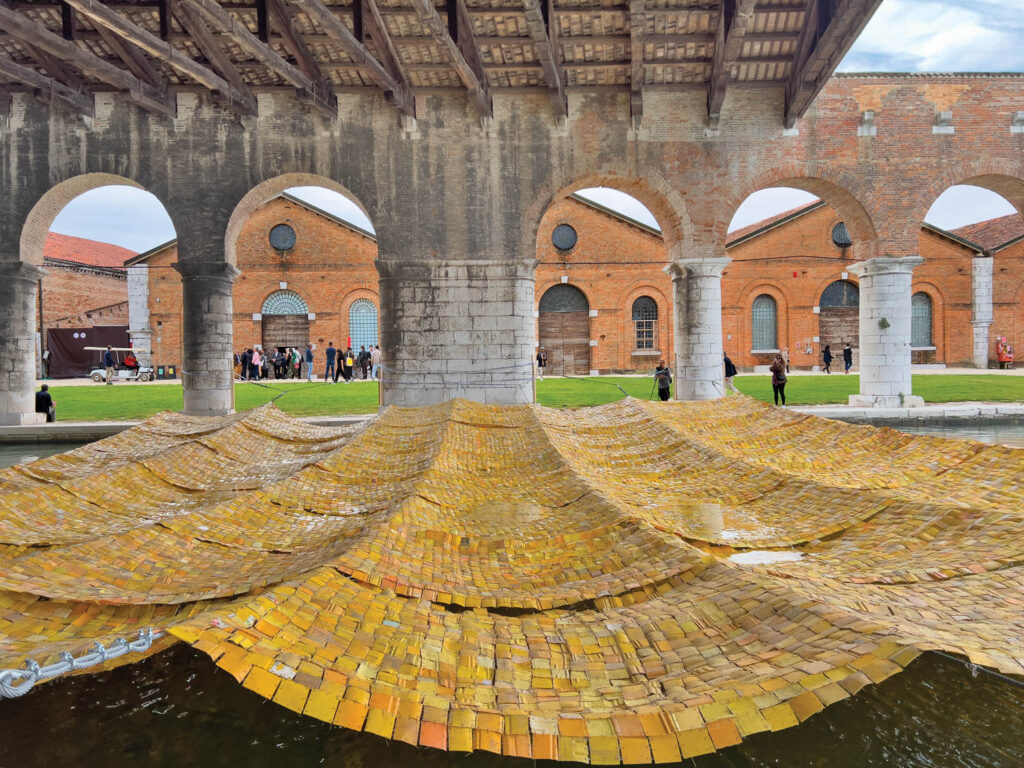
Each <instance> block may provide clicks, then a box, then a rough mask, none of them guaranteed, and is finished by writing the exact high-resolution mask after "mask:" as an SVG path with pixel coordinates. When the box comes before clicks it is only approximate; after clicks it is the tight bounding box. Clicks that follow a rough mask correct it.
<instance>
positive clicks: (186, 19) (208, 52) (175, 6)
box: [171, 0, 256, 102]
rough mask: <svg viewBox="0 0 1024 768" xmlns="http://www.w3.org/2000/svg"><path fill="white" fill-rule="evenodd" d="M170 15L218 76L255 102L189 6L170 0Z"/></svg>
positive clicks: (207, 29) (223, 52) (236, 71)
mask: <svg viewBox="0 0 1024 768" xmlns="http://www.w3.org/2000/svg"><path fill="white" fill-rule="evenodd" d="M171 14H172V15H173V16H174V18H176V19H177V20H178V23H179V24H181V27H182V29H184V30H185V32H187V33H188V35H189V36H190V37H191V38H192V44H193V45H195V47H196V48H198V49H199V52H200V53H201V54H202V55H203V57H204V58H205V59H206V60H207V61H208V62H210V64H211V65H212V66H213V68H214V69H215V70H217V72H218V73H219V74H220V76H221V77H223V78H224V79H225V80H227V81H228V82H229V83H231V86H232V87H233V88H235V89H236V90H237V91H238V92H239V93H241V94H243V95H245V96H246V97H247V98H248V99H250V100H252V101H253V102H255V101H256V97H255V96H253V95H252V93H251V92H250V91H249V89H248V87H247V86H246V84H245V81H244V80H243V79H242V76H241V75H240V74H239V73H238V69H236V68H235V65H234V63H233V62H232V61H231V57H230V56H228V55H227V53H226V52H225V51H224V48H223V47H222V46H221V44H220V42H218V41H217V40H215V39H214V37H213V33H212V32H211V31H210V28H209V27H207V26H206V23H205V22H204V21H203V20H202V19H201V18H200V17H199V15H198V14H197V13H196V12H195V11H194V10H193V9H192V8H191V6H189V5H188V4H187V3H185V2H183V1H182V0H171Z"/></svg>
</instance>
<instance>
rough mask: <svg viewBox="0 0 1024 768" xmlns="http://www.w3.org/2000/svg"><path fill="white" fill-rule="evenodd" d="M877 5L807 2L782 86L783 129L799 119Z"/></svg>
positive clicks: (848, 0) (864, 0)
mask: <svg viewBox="0 0 1024 768" xmlns="http://www.w3.org/2000/svg"><path fill="white" fill-rule="evenodd" d="M881 4H882V0H810V6H809V12H808V13H807V14H806V15H805V16H804V30H803V33H802V35H801V37H800V43H799V44H798V45H797V52H796V55H795V56H794V58H793V68H792V70H791V72H790V75H789V82H788V83H787V84H786V110H785V116H784V123H785V126H786V127H787V128H792V127H794V126H795V125H796V120H797V118H798V117H803V115H804V113H805V112H806V111H807V108H808V107H810V106H811V102H813V101H814V97H815V96H817V95H818V92H819V91H820V90H821V89H822V88H823V87H824V86H825V82H826V81H827V80H828V78H829V77H831V76H832V73H833V72H834V71H835V68H836V67H837V66H839V62H840V61H842V58H843V56H845V55H846V52H847V51H848V50H850V46H852V45H853V43H854V41H855V40H856V39H857V37H858V36H859V35H860V33H861V32H862V31H863V30H864V27H865V26H866V25H867V23H868V21H869V20H870V19H871V17H872V16H873V15H874V13H875V11H876V10H878V6H880V5H881Z"/></svg>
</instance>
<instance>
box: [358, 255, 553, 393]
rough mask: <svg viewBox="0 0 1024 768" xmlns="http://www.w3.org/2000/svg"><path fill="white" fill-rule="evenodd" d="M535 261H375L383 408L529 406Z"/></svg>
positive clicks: (531, 384) (532, 350)
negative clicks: (454, 402) (471, 403)
mask: <svg viewBox="0 0 1024 768" xmlns="http://www.w3.org/2000/svg"><path fill="white" fill-rule="evenodd" d="M535 267H536V262H535V261H533V260H529V261H519V260H515V261H514V260H511V259H507V260H497V259H496V260H494V261H489V260H483V259H480V260H477V259H473V260H468V259H465V260H464V259H404V258H402V259H388V258H384V259H378V260H377V270H378V272H379V274H380V293H381V347H382V351H383V355H384V370H383V374H382V377H381V387H380V397H381V405H401V406H418V405H434V404H436V403H443V402H445V401H446V400H451V399H453V398H465V399H467V400H475V401H477V402H480V403H494V404H499V405H514V404H521V403H532V402H533V401H534V387H533V356H534V336H535V331H534V326H535V322H536V321H535V320H534V317H533V273H534V268H535Z"/></svg>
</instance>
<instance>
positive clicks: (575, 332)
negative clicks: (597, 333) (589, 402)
mask: <svg viewBox="0 0 1024 768" xmlns="http://www.w3.org/2000/svg"><path fill="white" fill-rule="evenodd" d="M539 314H540V322H539V324H538V325H539V329H540V338H539V341H540V346H542V347H544V351H545V352H547V353H548V370H547V372H548V374H549V375H551V376H586V375H587V374H589V373H590V302H589V301H587V297H586V296H585V295H584V294H583V291H581V290H580V289H579V288H577V287H575V286H572V285H569V284H568V283H559V284H558V285H553V286H551V287H550V288H548V289H547V290H546V291H545V292H544V295H543V296H541V298H540V312H539Z"/></svg>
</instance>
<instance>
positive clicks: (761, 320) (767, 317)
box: [751, 293, 779, 352]
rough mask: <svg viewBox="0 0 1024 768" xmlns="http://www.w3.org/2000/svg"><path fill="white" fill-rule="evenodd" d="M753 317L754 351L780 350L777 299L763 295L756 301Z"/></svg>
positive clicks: (752, 312)
mask: <svg viewBox="0 0 1024 768" xmlns="http://www.w3.org/2000/svg"><path fill="white" fill-rule="evenodd" d="M751 316H752V320H753V334H752V339H753V343H754V351H755V352H764V351H768V350H776V349H778V348H779V335H778V331H777V321H778V307H777V305H776V304H775V299H773V298H772V297H771V296H769V295H768V294H767V293H762V294H761V295H760V296H758V297H757V298H756V299H754V306H753V308H752V311H751Z"/></svg>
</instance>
